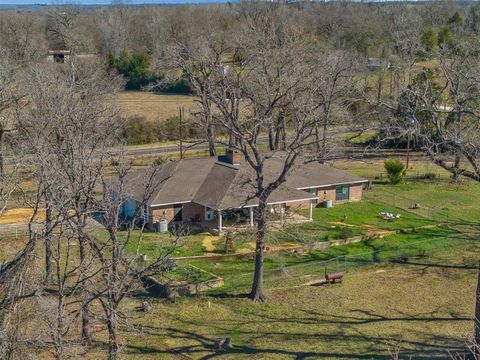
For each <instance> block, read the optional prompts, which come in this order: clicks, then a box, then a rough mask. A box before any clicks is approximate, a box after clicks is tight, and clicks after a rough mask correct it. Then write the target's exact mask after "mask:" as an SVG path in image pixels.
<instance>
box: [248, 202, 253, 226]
mask: <svg viewBox="0 0 480 360" xmlns="http://www.w3.org/2000/svg"><path fill="white" fill-rule="evenodd" d="M249 210H250V226H251V227H253V207H251V208H250V209H249Z"/></svg>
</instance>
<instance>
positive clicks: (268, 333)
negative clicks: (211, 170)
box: [95, 246, 479, 360]
mask: <svg viewBox="0 0 480 360" xmlns="http://www.w3.org/2000/svg"><path fill="white" fill-rule="evenodd" d="M478 250H479V249H478V246H477V247H475V248H473V247H472V248H469V249H464V248H453V249H452V250H451V251H449V252H439V253H435V254H432V255H430V256H427V257H421V258H411V259H409V260H408V261H407V262H406V263H371V264H370V265H367V266H363V267H359V268H358V269H355V270H354V271H350V272H348V273H347V275H346V278H345V280H344V282H343V283H342V284H337V285H325V286H321V287H314V286H301V284H303V283H305V282H307V281H308V280H311V278H305V279H297V280H296V281H289V280H281V279H279V278H277V281H276V282H272V283H268V284H267V290H266V291H267V296H268V299H269V301H268V303H266V304H254V303H252V302H251V301H250V300H248V299H245V298H243V297H241V296H234V295H233V296H201V297H195V298H178V299H177V300H176V301H175V302H174V303H172V302H170V301H164V300H153V307H152V311H151V312H150V313H147V314H143V313H138V312H136V311H135V308H136V307H137V306H138V305H139V303H140V301H142V298H140V299H137V300H136V299H130V300H129V301H127V302H126V303H125V307H124V309H123V312H125V313H127V312H128V313H130V314H135V315H134V316H133V318H132V320H131V322H132V324H133V325H134V326H135V330H130V331H129V332H128V333H127V332H125V333H124V334H123V336H122V339H123V341H124V343H125V349H124V352H125V353H124V356H125V358H127V359H140V358H141V359H173V358H176V356H175V355H173V354H172V352H173V353H182V354H186V355H188V356H190V357H191V358H192V359H210V358H215V359H216V358H218V359H228V360H229V359H267V360H269V359H306V360H308V359H389V358H390V355H389V349H390V350H391V349H393V348H396V347H397V346H399V348H400V356H401V358H415V359H433V358H442V359H447V358H449V356H448V353H447V351H453V352H455V351H458V350H459V349H464V348H465V339H466V336H469V335H470V334H471V333H472V328H473V322H472V321H471V318H472V315H473V313H474V297H475V296H474V295H475V285H476V276H477V273H476V270H475V269H474V268H473V267H474V265H475V264H477V262H478V256H477V254H478ZM249 280H250V279H249ZM149 300H150V301H152V299H149ZM227 336H231V337H232V339H233V345H234V347H233V349H232V350H231V351H228V352H220V353H215V352H214V350H213V349H212V344H213V342H214V340H215V339H218V338H225V337H227ZM97 355H98V354H96V355H95V356H97Z"/></svg>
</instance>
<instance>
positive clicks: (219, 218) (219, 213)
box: [218, 210, 222, 234]
mask: <svg viewBox="0 0 480 360" xmlns="http://www.w3.org/2000/svg"><path fill="white" fill-rule="evenodd" d="M221 232H222V211H221V210H218V233H219V234H220V233H221Z"/></svg>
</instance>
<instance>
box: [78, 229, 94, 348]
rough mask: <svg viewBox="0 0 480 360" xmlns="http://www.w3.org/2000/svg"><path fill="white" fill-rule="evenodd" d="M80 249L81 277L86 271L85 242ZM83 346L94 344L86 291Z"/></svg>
mask: <svg viewBox="0 0 480 360" xmlns="http://www.w3.org/2000/svg"><path fill="white" fill-rule="evenodd" d="M79 245H80V246H79V247H80V271H81V272H82V274H81V275H80V276H83V272H84V271H85V269H84V264H85V258H86V254H85V242H84V241H83V239H82V240H80V241H79ZM82 292H83V293H82V344H84V345H89V344H91V342H92V339H91V336H90V319H89V313H88V294H87V292H86V290H85V289H83V290H82Z"/></svg>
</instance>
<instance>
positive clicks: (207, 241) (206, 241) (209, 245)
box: [202, 235, 220, 253]
mask: <svg viewBox="0 0 480 360" xmlns="http://www.w3.org/2000/svg"><path fill="white" fill-rule="evenodd" d="M219 239H220V237H219V236H212V235H208V236H205V237H204V238H203V240H202V245H203V247H204V248H205V252H207V253H208V252H213V251H215V250H216V247H215V245H213V242H214V241H218V240H219Z"/></svg>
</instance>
